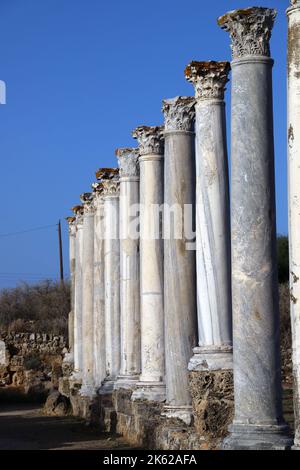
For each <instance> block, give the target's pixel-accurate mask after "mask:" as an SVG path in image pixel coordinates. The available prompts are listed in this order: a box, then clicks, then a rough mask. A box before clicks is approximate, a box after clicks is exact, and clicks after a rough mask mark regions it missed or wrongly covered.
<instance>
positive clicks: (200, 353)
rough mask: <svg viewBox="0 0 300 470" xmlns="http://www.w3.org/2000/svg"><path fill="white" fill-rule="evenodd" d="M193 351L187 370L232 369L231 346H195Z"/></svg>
mask: <svg viewBox="0 0 300 470" xmlns="http://www.w3.org/2000/svg"><path fill="white" fill-rule="evenodd" d="M193 353H194V355H193V357H192V358H191V359H190V362H189V364H188V370H189V371H204V370H230V369H233V359H232V346H211V347H210V346H203V347H202V346H197V347H196V348H194V349H193Z"/></svg>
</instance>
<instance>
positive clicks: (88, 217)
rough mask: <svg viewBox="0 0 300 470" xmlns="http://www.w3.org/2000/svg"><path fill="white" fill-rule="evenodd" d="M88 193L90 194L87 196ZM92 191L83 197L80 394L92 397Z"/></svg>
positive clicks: (93, 389) (93, 386)
mask: <svg viewBox="0 0 300 470" xmlns="http://www.w3.org/2000/svg"><path fill="white" fill-rule="evenodd" d="M87 194H88V196H87ZM90 196H91V195H90V193H85V194H84V195H83V196H81V197H82V201H83V202H84V216H83V259H82V291H83V292H82V312H83V318H82V347H83V378H82V387H81V391H80V394H81V395H82V396H84V397H91V396H93V394H94V392H95V383H94V320H93V306H94V208H93V207H92V203H91V197H90Z"/></svg>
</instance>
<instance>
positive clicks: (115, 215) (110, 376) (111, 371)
mask: <svg viewBox="0 0 300 470" xmlns="http://www.w3.org/2000/svg"><path fill="white" fill-rule="evenodd" d="M103 187H104V193H103V198H104V224H105V237H104V267H105V268H104V271H105V339H106V379H105V382H104V387H103V388H104V389H105V391H111V390H113V388H114V385H115V381H116V379H117V376H118V374H119V372H120V241H119V181H118V180H116V181H114V180H110V181H105V182H103Z"/></svg>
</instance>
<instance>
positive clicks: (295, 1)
mask: <svg viewBox="0 0 300 470" xmlns="http://www.w3.org/2000/svg"><path fill="white" fill-rule="evenodd" d="M290 2H291V5H292V6H294V5H297V4H298V5H299V6H300V0H290Z"/></svg>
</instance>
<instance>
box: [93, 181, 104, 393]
mask: <svg viewBox="0 0 300 470" xmlns="http://www.w3.org/2000/svg"><path fill="white" fill-rule="evenodd" d="M92 188H93V190H94V193H93V195H94V199H93V203H94V206H95V215H94V307H93V315H94V379H95V387H96V389H99V388H100V387H101V384H102V381H103V380H104V378H105V376H106V363H105V310H104V208H103V197H102V193H103V187H102V183H101V182H97V183H93V184H92Z"/></svg>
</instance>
